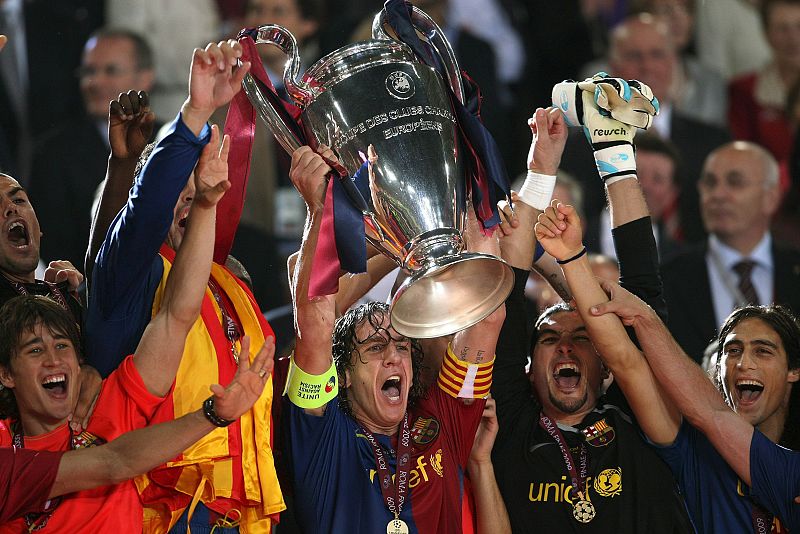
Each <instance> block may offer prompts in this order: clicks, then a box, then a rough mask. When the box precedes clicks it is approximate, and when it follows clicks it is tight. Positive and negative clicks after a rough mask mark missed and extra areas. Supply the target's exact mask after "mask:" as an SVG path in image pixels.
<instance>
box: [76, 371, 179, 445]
mask: <svg viewBox="0 0 800 534" xmlns="http://www.w3.org/2000/svg"><path fill="white" fill-rule="evenodd" d="M173 386H174V384H173ZM170 394H171V391H170V393H168V394H167V396H169V395H170ZM165 398H166V397H163V398H162V397H157V396H155V395H153V394H152V393H150V392H149V391H147V386H145V385H144V382H143V381H142V377H141V376H140V375H139V371H137V370H136V364H134V362H133V355H131V356H128V357H127V358H125V360H124V361H123V362H122V363H121V364H120V366H119V367H118V368H117V369H116V370H115V371H114V372H113V373H111V374H110V375H108V378H106V379H105V380H104V381H103V386H102V388H101V390H100V396H99V397H98V399H97V404H96V406H95V409H94V413H92V418H91V420H90V422H89V428H88V431H89V432H91V433H92V434H94V435H96V436H100V437H102V438H103V439H104V440H106V441H111V440H112V439H116V438H117V437H119V436H120V435H122V434H124V433H125V432H128V431H130V430H136V429H137V428H144V427H146V426H147V425H148V424H149V422H150V418H151V417H153V414H154V413H155V411H156V409H157V408H158V407H159V406H160V405H161V403H163V402H164V399H165Z"/></svg>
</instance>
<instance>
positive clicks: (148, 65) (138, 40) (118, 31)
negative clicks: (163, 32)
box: [86, 27, 154, 70]
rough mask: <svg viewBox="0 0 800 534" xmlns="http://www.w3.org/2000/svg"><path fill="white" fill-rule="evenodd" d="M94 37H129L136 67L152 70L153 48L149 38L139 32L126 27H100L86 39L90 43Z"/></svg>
mask: <svg viewBox="0 0 800 534" xmlns="http://www.w3.org/2000/svg"><path fill="white" fill-rule="evenodd" d="M92 39H98V40H100V39H128V40H129V41H130V42H131V43H133V53H134V57H135V59H136V67H137V68H138V69H139V70H152V69H153V66H154V63H153V49H152V48H150V45H149V44H148V43H147V40H146V39H145V38H144V37H142V36H141V35H139V34H138V33H136V32H134V31H131V30H126V29H124V28H111V27H106V28H100V29H98V30H95V31H94V32H92V34H91V35H90V36H89V38H88V39H87V40H86V42H87V43H88V42H89V41H91V40H92Z"/></svg>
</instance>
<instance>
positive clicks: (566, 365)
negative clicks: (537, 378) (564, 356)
mask: <svg viewBox="0 0 800 534" xmlns="http://www.w3.org/2000/svg"><path fill="white" fill-rule="evenodd" d="M553 380H554V381H555V384H556V387H557V388H558V389H559V390H560V391H563V392H565V393H567V392H571V391H575V389H576V388H577V387H578V385H579V384H580V381H581V372H580V370H579V369H578V365H577V364H576V363H575V362H573V361H563V362H559V363H557V364H556V365H555V367H554V368H553Z"/></svg>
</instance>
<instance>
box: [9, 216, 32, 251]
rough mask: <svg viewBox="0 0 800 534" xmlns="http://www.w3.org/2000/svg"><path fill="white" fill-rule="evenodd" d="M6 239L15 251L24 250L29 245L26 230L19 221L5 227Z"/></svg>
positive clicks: (22, 222) (23, 223) (21, 221)
mask: <svg viewBox="0 0 800 534" xmlns="http://www.w3.org/2000/svg"><path fill="white" fill-rule="evenodd" d="M6 238H7V239H8V242H9V243H10V244H11V246H12V247H14V248H15V249H17V250H25V249H27V248H28V245H30V237H29V235H28V228H27V227H26V226H25V222H24V221H23V220H21V219H19V220H16V221H14V222H12V223H11V224H9V225H8V226H7V227H6Z"/></svg>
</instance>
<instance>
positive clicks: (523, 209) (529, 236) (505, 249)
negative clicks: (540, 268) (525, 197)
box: [500, 200, 541, 270]
mask: <svg viewBox="0 0 800 534" xmlns="http://www.w3.org/2000/svg"><path fill="white" fill-rule="evenodd" d="M540 213H541V211H540V210H537V209H536V208H533V207H531V206H529V205H528V204H526V203H525V202H523V201H521V200H518V201H517V202H515V203H514V214H515V215H516V217H517V220H518V221H519V226H517V227H516V228H515V229H514V231H513V233H512V234H511V235H510V236H507V237H504V238H503V239H501V240H500V252H501V257H502V258H503V259H504V260H505V261H506V262H507V263H508V264H509V265H511V266H512V267H516V268H517V269H525V270H530V269H531V266H532V265H533V253H534V251H535V249H536V235H535V233H534V230H533V227H534V225H536V218H537V217H538V216H539V214H540Z"/></svg>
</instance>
